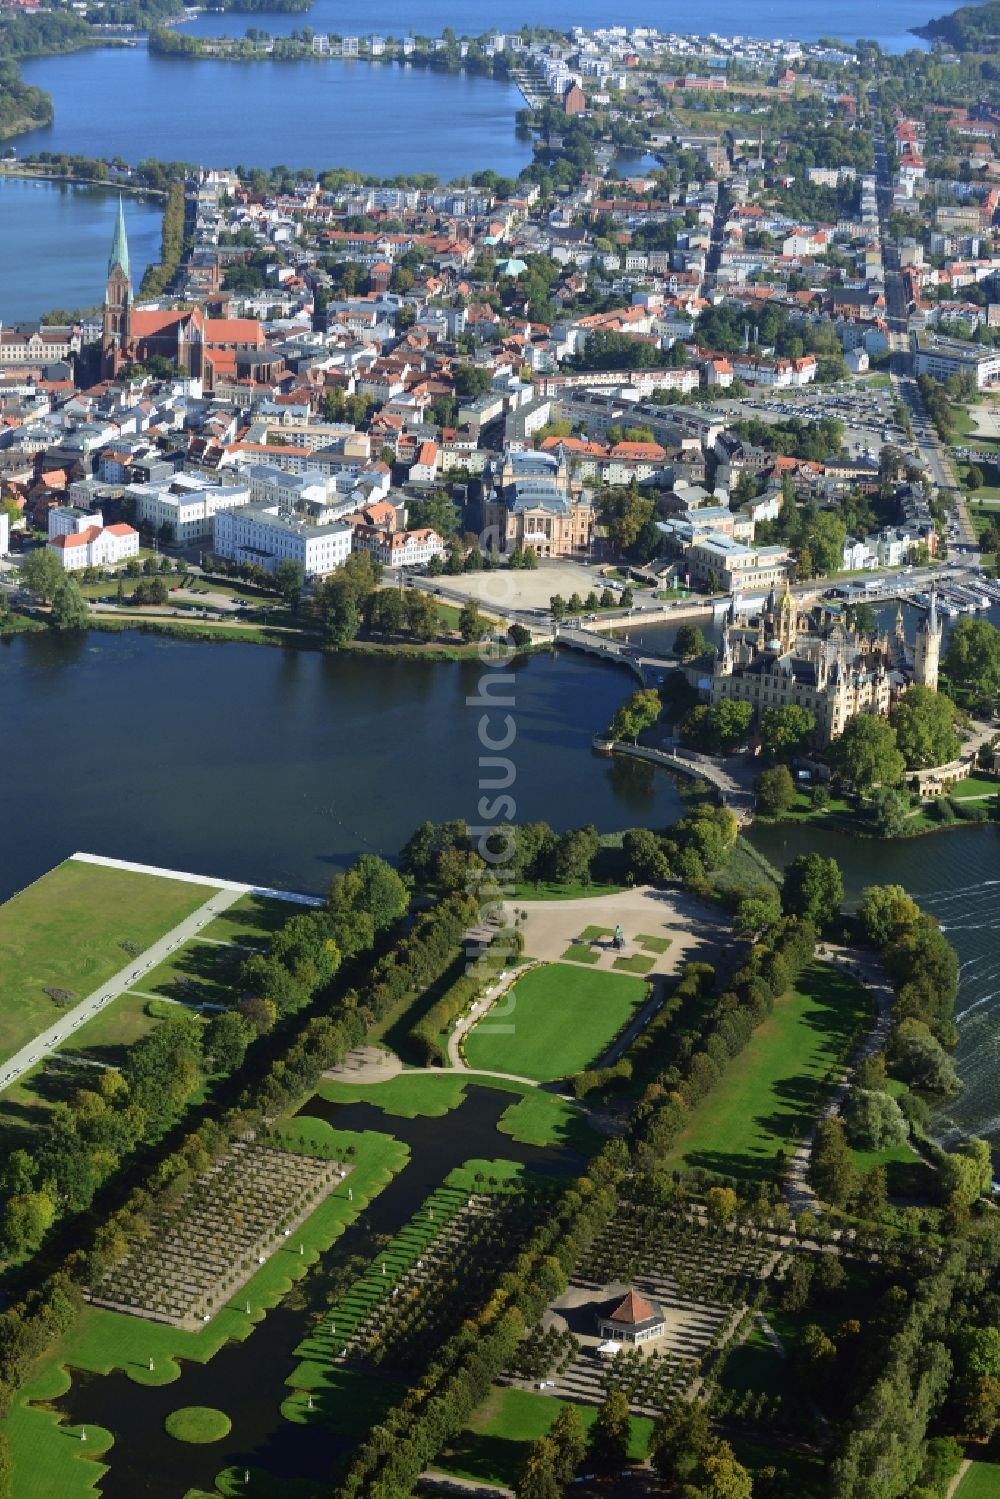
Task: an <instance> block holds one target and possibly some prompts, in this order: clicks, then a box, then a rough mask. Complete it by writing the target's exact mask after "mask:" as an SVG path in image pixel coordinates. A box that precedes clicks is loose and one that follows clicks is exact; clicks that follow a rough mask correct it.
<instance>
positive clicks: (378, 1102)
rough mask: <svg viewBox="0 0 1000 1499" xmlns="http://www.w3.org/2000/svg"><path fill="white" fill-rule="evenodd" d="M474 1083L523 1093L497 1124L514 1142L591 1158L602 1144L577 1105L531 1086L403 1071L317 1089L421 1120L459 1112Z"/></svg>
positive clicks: (332, 1098) (332, 1096)
mask: <svg viewBox="0 0 1000 1499" xmlns="http://www.w3.org/2000/svg"><path fill="white" fill-rule="evenodd" d="M470 1085H475V1086H476V1087H480V1088H495V1089H497V1090H498V1091H499V1092H502V1093H516V1094H520V1095H521V1096H520V1098H518V1099H517V1101H516V1102H514V1103H512V1104H511V1105H510V1107H509V1108H508V1109H505V1110H504V1112H503V1114H502V1115H501V1116H500V1121H499V1124H498V1126H497V1128H498V1130H499V1132H500V1133H501V1134H503V1135H509V1136H510V1138H511V1139H512V1140H519V1141H520V1142H521V1143H522V1144H524V1145H567V1146H569V1147H571V1148H572V1149H573V1150H579V1151H581V1152H582V1153H583V1154H586V1155H589V1154H591V1153H592V1152H593V1151H594V1149H595V1148H596V1146H597V1145H598V1144H599V1139H598V1136H597V1135H596V1134H595V1133H594V1131H593V1130H592V1129H591V1128H590V1125H589V1124H588V1123H587V1119H586V1115H585V1113H584V1111H583V1110H582V1109H581V1108H580V1107H579V1106H578V1105H577V1104H575V1103H571V1102H570V1101H569V1100H568V1099H565V1098H556V1097H555V1095H554V1094H552V1093H546V1092H545V1091H544V1089H542V1088H533V1087H531V1085H530V1084H528V1083H510V1082H506V1081H504V1080H503V1079H501V1078H491V1077H464V1076H463V1075H462V1073H461V1072H445V1071H443V1070H442V1071H441V1072H403V1073H401V1074H400V1075H399V1077H395V1078H392V1079H391V1080H390V1081H389V1082H387V1083H373V1084H371V1085H369V1086H365V1085H363V1084H362V1085H356V1084H351V1083H326V1082H324V1083H321V1084H320V1086H319V1088H318V1089H317V1091H318V1092H319V1093H320V1095H321V1096H322V1097H323V1098H326V1099H328V1100H329V1101H330V1102H331V1103H370V1104H373V1105H374V1106H375V1107H376V1108H380V1109H384V1110H385V1112H386V1113H387V1114H389V1115H392V1114H395V1115H397V1116H398V1117H400V1118H404V1119H415V1118H417V1117H418V1116H423V1117H427V1118H440V1117H441V1116H442V1115H444V1114H447V1113H449V1112H450V1111H451V1110H452V1109H457V1108H458V1106H459V1105H460V1104H461V1102H462V1099H463V1098H464V1096H465V1090H466V1088H467V1087H469V1086H470ZM297 1117H300V1116H297ZM498 1144H500V1142H499V1141H498Z"/></svg>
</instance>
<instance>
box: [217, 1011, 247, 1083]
mask: <svg viewBox="0 0 1000 1499" xmlns="http://www.w3.org/2000/svg"><path fill="white" fill-rule="evenodd" d="M255 1035H256V1032H255V1030H254V1027H253V1025H252V1024H251V1022H250V1020H249V1019H248V1018H247V1017H246V1016H245V1015H241V1014H240V1013H239V1011H237V1010H225V1011H223V1013H222V1014H221V1015H213V1016H212V1019H211V1020H210V1021H209V1022H208V1024H207V1025H206V1027H205V1056H206V1057H211V1058H212V1063H213V1065H214V1067H215V1071H216V1072H223V1073H230V1072H236V1071H237V1070H238V1069H239V1068H240V1067H242V1066H243V1061H244V1058H245V1057H246V1054H247V1047H248V1046H249V1045H250V1043H251V1041H253V1040H254V1037H255Z"/></svg>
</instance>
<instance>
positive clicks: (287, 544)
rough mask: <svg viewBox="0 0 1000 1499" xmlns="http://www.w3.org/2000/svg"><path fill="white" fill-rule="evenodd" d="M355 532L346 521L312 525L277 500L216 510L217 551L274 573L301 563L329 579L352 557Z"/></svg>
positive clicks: (311, 573) (308, 574) (313, 573)
mask: <svg viewBox="0 0 1000 1499" xmlns="http://www.w3.org/2000/svg"><path fill="white" fill-rule="evenodd" d="M352 535H353V532H352V530H351V527H350V526H349V525H347V523H346V522H345V521H331V522H330V524H329V525H312V524H310V523H309V522H308V521H306V520H303V519H302V518H301V517H299V516H296V515H289V514H285V513H283V512H282V511H281V510H279V508H278V506H277V505H245V506H243V507H242V508H241V509H238V510H219V511H217V512H216V513H215V516H214V520H213V542H212V550H213V551H214V552H215V554H216V556H219V557H225V558H226V560H227V561H229V562H252V563H255V564H257V566H259V567H263V568H264V570H265V571H266V572H269V573H273V572H274V571H275V570H276V568H277V567H278V564H279V563H281V562H285V561H291V562H301V564H302V568H303V571H304V572H305V575H306V577H313V578H325V577H326V575H327V574H328V573H332V572H333V571H334V570H335V569H336V568H338V567H340V566H341V564H342V563H344V562H346V561H347V558H348V557H349V556H350V554H351V541H352Z"/></svg>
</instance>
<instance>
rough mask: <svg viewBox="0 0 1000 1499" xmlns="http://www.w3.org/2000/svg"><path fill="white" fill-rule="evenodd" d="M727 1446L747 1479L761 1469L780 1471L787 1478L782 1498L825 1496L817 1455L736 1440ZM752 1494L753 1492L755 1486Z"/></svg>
mask: <svg viewBox="0 0 1000 1499" xmlns="http://www.w3.org/2000/svg"><path fill="white" fill-rule="evenodd" d="M730 1444H731V1446H732V1449H733V1452H734V1453H735V1455H736V1460H737V1461H738V1462H740V1463H742V1464H743V1466H744V1468H746V1469H747V1470H748V1471H749V1473H750V1474H751V1475H756V1474H757V1473H758V1472H759V1471H760V1470H761V1469H762V1468H770V1467H774V1468H783V1469H784V1470H785V1471H786V1472H787V1474H788V1485H787V1487H786V1488H785V1489H784V1493H785V1494H786V1495H789V1496H791V1495H794V1496H795V1499H821V1496H822V1495H824V1494H825V1493H826V1492H827V1489H826V1482H825V1468H824V1460H823V1457H822V1456H821V1455H820V1454H819V1453H818V1452H796V1451H795V1449H794V1448H792V1447H786V1446H783V1445H777V1446H774V1447H769V1446H765V1445H763V1443H758V1442H748V1441H745V1440H744V1439H743V1438H742V1437H738V1436H732V1437H730ZM754 1492H755V1493H756V1492H757V1489H756V1485H755V1487H754Z"/></svg>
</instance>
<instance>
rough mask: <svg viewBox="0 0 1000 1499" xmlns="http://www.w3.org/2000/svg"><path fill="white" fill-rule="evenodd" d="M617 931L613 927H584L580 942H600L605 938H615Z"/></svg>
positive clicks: (579, 938) (578, 939)
mask: <svg viewBox="0 0 1000 1499" xmlns="http://www.w3.org/2000/svg"><path fill="white" fill-rule="evenodd" d="M614 935H615V929H614V927H613V926H588V927H584V929H583V931H582V932H581V933H580V935H579V937H578V938H577V939H576V940H577V941H578V942H600V941H601V940H602V939H603V938H604V937H613V936H614Z"/></svg>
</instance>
